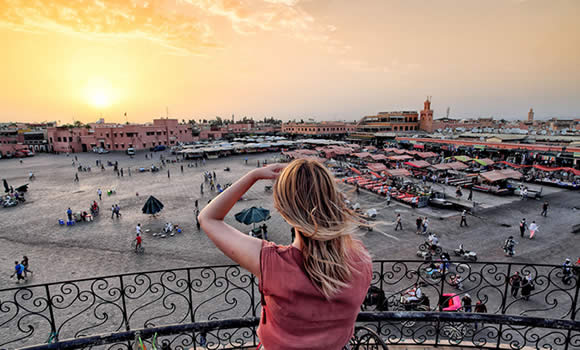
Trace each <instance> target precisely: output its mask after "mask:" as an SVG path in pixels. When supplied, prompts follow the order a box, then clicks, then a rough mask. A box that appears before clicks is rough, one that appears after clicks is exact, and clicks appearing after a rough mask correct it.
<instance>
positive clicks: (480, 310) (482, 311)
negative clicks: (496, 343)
mask: <svg viewBox="0 0 580 350" xmlns="http://www.w3.org/2000/svg"><path fill="white" fill-rule="evenodd" d="M474 311H475V312H477V313H480V314H486V313H487V306H485V304H484V303H482V302H481V300H478V301H477V303H475V310H474ZM478 326H480V327H482V328H483V323H479V324H478V323H477V322H475V329H477V328H478Z"/></svg>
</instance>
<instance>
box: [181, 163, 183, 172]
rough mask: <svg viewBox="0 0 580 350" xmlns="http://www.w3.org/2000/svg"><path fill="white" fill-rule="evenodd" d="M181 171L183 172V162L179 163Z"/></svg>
mask: <svg viewBox="0 0 580 350" xmlns="http://www.w3.org/2000/svg"><path fill="white" fill-rule="evenodd" d="M181 172H183V164H181Z"/></svg>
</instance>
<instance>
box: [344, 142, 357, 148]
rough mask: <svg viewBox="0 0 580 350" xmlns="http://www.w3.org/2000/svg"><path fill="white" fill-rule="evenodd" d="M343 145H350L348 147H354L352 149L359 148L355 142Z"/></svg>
mask: <svg viewBox="0 0 580 350" xmlns="http://www.w3.org/2000/svg"><path fill="white" fill-rule="evenodd" d="M344 147H350V148H354V149H359V148H360V145H357V144H356V143H349V144H347V145H344Z"/></svg>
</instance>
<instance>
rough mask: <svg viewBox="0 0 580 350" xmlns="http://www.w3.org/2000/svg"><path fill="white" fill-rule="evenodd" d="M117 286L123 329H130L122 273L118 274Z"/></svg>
mask: <svg viewBox="0 0 580 350" xmlns="http://www.w3.org/2000/svg"><path fill="white" fill-rule="evenodd" d="M119 286H120V287H121V302H122V303H123V322H125V330H127V331H129V330H131V327H129V319H128V318H127V304H126V303H125V286H124V285H123V275H120V276H119Z"/></svg>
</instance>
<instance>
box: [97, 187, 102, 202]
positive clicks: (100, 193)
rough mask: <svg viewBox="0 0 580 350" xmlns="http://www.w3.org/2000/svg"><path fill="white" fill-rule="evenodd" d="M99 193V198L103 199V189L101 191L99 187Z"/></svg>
mask: <svg viewBox="0 0 580 350" xmlns="http://www.w3.org/2000/svg"><path fill="white" fill-rule="evenodd" d="M97 194H98V195H99V200H103V198H102V196H103V191H101V189H100V188H99V189H98V190H97Z"/></svg>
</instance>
